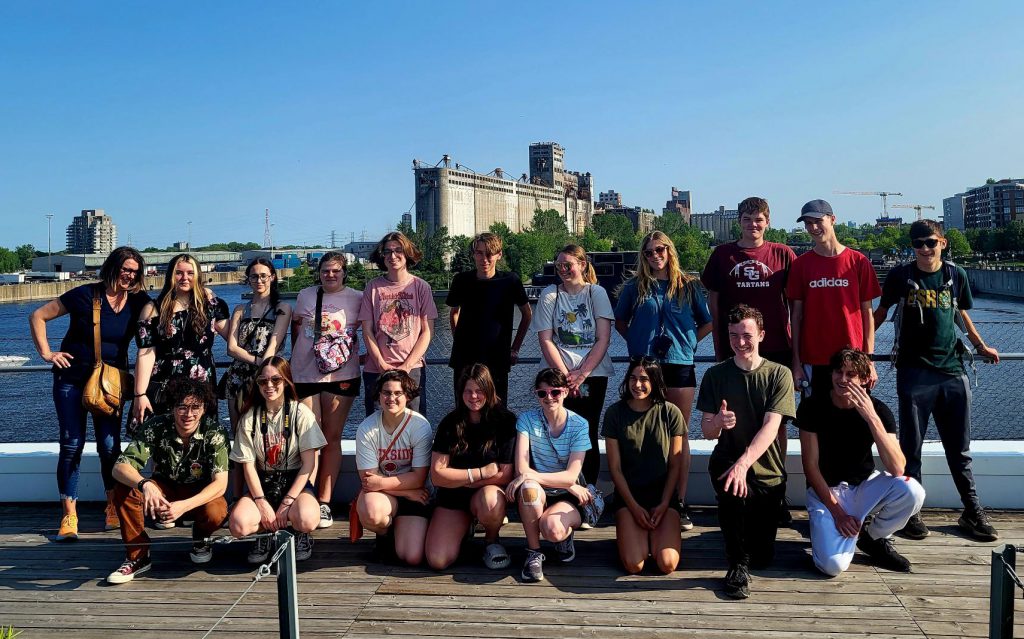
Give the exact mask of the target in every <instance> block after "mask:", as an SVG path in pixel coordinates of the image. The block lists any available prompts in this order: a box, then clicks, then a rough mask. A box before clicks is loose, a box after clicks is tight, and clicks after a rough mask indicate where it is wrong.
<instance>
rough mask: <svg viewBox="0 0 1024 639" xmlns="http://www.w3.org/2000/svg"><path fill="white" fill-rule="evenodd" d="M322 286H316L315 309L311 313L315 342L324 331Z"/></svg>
mask: <svg viewBox="0 0 1024 639" xmlns="http://www.w3.org/2000/svg"><path fill="white" fill-rule="evenodd" d="M323 312H324V287H322V286H318V287H316V311H314V313H313V341H314V342H317V341H319V340H320V336H321V335H323V332H324V327H323V323H324V318H323Z"/></svg>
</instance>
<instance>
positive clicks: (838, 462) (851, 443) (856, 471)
mask: <svg viewBox="0 0 1024 639" xmlns="http://www.w3.org/2000/svg"><path fill="white" fill-rule="evenodd" d="M871 403H872V404H874V406H875V412H876V413H878V417H879V419H881V420H882V426H884V427H885V432H887V433H893V434H895V433H896V419H895V418H894V417H893V416H892V411H891V410H889V407H888V406H886V405H885V403H884V402H882V401H881V400H879V399H877V398H875V397H872V398H871ZM796 420H797V426H798V427H799V428H800V430H805V431H807V432H809V433H816V434H817V435H818V469H819V470H820V471H821V474H822V476H823V477H824V478H825V483H827V484H828V485H829V486H838V485H839V484H840V483H842V482H844V481H845V482H846V483H848V484H850V485H851V486H856V485H857V484H859V483H861V482H862V481H864V480H865V479H867V478H868V477H870V476H871V473H872V472H874V470H875V460H874V458H873V457H872V454H871V446H872V445H873V444H874V443H875V439H874V438H873V437H872V436H871V428H870V427H869V426H868V423H867V422H866V421H864V418H863V417H861V416H860V414H859V413H857V410H856V409H854V408H848V409H842V408H839V407H837V406H836V405H835V404H833V403H832V398H831V396H830V395H820V396H819V395H812V396H811V397H809V398H807V399H805V400H803V401H801V402H800V406H799V408H797V411H796Z"/></svg>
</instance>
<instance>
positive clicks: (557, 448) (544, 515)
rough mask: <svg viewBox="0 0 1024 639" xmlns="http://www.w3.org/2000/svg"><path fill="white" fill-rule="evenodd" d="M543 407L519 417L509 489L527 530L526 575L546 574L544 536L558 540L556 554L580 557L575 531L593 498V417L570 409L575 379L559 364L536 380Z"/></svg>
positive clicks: (539, 576) (567, 559) (532, 577)
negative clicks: (589, 470) (586, 469)
mask: <svg viewBox="0 0 1024 639" xmlns="http://www.w3.org/2000/svg"><path fill="white" fill-rule="evenodd" d="M533 388H534V392H535V393H536V395H537V401H538V402H539V403H540V407H539V408H535V409H533V410H529V411H526V412H524V413H522V414H521V415H519V419H518V420H517V421H516V452H515V474H516V477H515V479H513V480H512V481H511V482H510V483H509V485H508V487H507V488H506V489H505V494H506V495H507V498H508V500H509V501H512V500H515V501H516V502H517V503H518V505H519V517H520V519H521V520H522V522H523V531H524V532H525V533H526V562H525V563H524V564H523V570H522V573H521V575H522V579H523V581H527V582H535V581H541V580H543V579H544V561H545V556H544V554H543V553H542V552H541V546H540V542H541V539H542V538H543V539H546V540H547V541H549V542H552V543H554V545H555V546H554V551H555V558H556V559H557V560H558V561H559V562H561V563H568V562H570V561H572V560H573V559H575V558H576V548H575V546H574V544H573V536H574V533H575V530H576V529H577V528H579V527H580V525H581V523H582V522H583V519H584V513H583V511H582V508H583V506H584V505H586V504H587V503H588V502H589V501H591V499H592V498H593V497H592V495H591V493H590V491H589V490H587V488H586V487H585V486H583V485H581V484H580V483H579V479H580V472H581V471H582V470H583V459H584V457H585V456H586V454H587V451H588V450H590V447H591V440H590V435H589V430H590V429H589V426H588V424H587V421H586V420H585V419H583V418H582V417H581V416H580V415H577V414H576V413H574V412H572V411H571V410H569V409H567V408H566V407H565V405H564V403H565V399H566V397H568V395H569V393H570V392H572V381H571V380H570V378H569V377H568V376H567V375H566V374H565V373H564V372H562V371H561V370H559V369H557V368H545V369H544V370H542V371H540V372H539V373H538V374H537V378H536V379H535V380H534V384H533Z"/></svg>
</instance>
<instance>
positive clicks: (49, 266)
mask: <svg viewBox="0 0 1024 639" xmlns="http://www.w3.org/2000/svg"><path fill="white" fill-rule="evenodd" d="M52 221H53V213H47V214H46V272H48V273H52V272H53V242H52V240H51V239H50V238H51V237H52V235H51V233H50V222H52Z"/></svg>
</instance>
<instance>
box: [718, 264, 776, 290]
mask: <svg viewBox="0 0 1024 639" xmlns="http://www.w3.org/2000/svg"><path fill="white" fill-rule="evenodd" d="M774 274H775V271H773V270H772V269H771V268H769V267H768V265H767V264H765V263H764V262H762V261H761V260H746V261H743V262H739V263H738V264H736V266H733V267H732V270H730V271H729V277H731V278H733V279H734V280H735V283H736V288H767V287H768V286H770V285H771V282H770V281H769V280H770V279H771V276H772V275H774Z"/></svg>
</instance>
